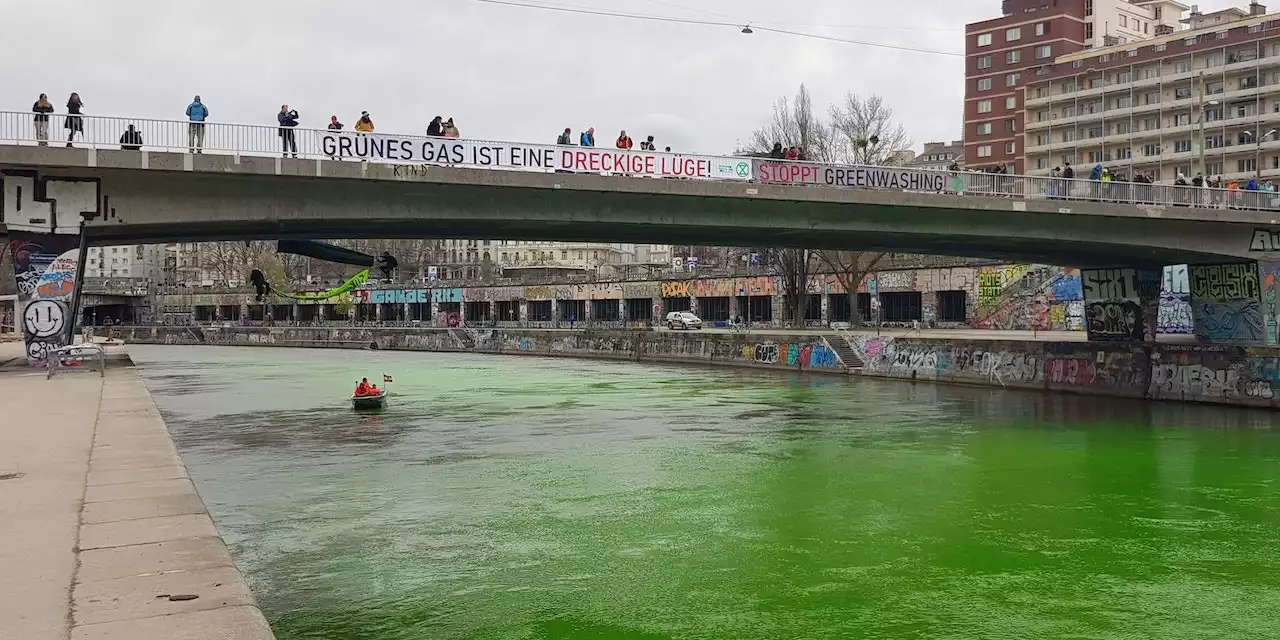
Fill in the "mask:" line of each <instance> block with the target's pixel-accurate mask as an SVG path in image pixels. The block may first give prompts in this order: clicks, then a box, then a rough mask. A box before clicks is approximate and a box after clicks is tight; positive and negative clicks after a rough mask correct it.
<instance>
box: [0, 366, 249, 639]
mask: <svg viewBox="0 0 1280 640" xmlns="http://www.w3.org/2000/svg"><path fill="white" fill-rule="evenodd" d="M0 412H3V418H0V514H3V516H2V517H0V567H4V571H0V639H3V640H10V639H12V640H65V639H66V638H71V639H72V640H126V639H127V640H149V639H151V638H156V639H164V640H206V639H207V640H214V639H217V640H232V639H235V640H240V639H246V640H258V639H268V638H273V637H274V636H273V635H272V633H271V630H270V628H269V627H268V625H267V622H266V619H265V618H263V616H262V613H261V611H259V610H258V607H257V605H256V604H255V603H254V600H253V597H252V595H251V594H250V593H249V589H248V586H247V585H246V584H245V581H244V578H243V577H242V576H241V574H240V571H239V570H238V569H237V568H236V566H235V563H234V562H233V561H232V558H231V555H230V553H229V552H228V551H227V548H226V545H225V544H223V542H222V539H221V538H220V537H219V536H218V532H217V530H216V529H215V528H214V524H213V521H212V520H211V519H210V517H209V514H208V511H207V510H206V509H205V505H204V502H203V501H202V500H201V499H200V496H199V495H198V494H197V493H196V490H195V486H194V485H193V484H192V482H191V480H190V478H189V477H188V476H187V471H186V468H185V467H184V466H183V464H182V460H181V458H179V456H178V454H177V451H176V450H175V449H174V446H173V442H172V440H171V439H170V437H169V433H168V430H167V429H166V428H165V425H164V421H163V420H162V419H161V417H160V413H159V412H158V411H157V409H156V406H155V403H154V402H153V401H152V399H151V394H150V393H149V392H148V391H147V388H146V386H145V385H144V384H143V382H142V380H141V378H140V377H139V376H138V375H137V373H136V372H135V371H134V369H133V367H132V366H131V364H130V363H129V361H128V360H127V358H125V357H124V356H118V357H115V358H113V360H112V361H111V362H109V363H108V366H107V374H106V376H105V377H100V376H99V375H98V374H97V373H89V372H75V373H68V374H63V375H59V376H57V377H55V378H54V379H52V380H46V379H45V374H44V371H43V370H40V369H34V368H31V367H28V366H27V365H26V363H25V359H24V358H23V348H22V344H21V343H15V342H5V343H0Z"/></svg>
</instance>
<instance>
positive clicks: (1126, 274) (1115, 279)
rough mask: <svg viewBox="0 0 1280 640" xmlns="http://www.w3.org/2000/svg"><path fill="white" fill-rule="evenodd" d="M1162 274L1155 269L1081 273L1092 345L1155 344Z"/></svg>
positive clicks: (1106, 270) (1086, 328) (1086, 323)
mask: <svg viewBox="0 0 1280 640" xmlns="http://www.w3.org/2000/svg"><path fill="white" fill-rule="evenodd" d="M1160 276H1161V273H1160V272H1159V271H1156V270H1152V269H1086V270H1084V271H1082V272H1081V273H1080V277H1081V288H1082V290H1083V293H1084V308H1085V309H1084V311H1085V330H1086V331H1087V332H1088V334H1089V340H1090V341H1096V342H1154V341H1155V331H1156V323H1157V322H1158V320H1159V291H1160Z"/></svg>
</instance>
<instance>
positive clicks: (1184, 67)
mask: <svg viewBox="0 0 1280 640" xmlns="http://www.w3.org/2000/svg"><path fill="white" fill-rule="evenodd" d="M1190 70H1191V61H1190V60H1179V61H1177V62H1175V63H1173V72H1174V73H1186V72H1188V71H1190Z"/></svg>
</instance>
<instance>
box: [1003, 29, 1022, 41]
mask: <svg viewBox="0 0 1280 640" xmlns="http://www.w3.org/2000/svg"><path fill="white" fill-rule="evenodd" d="M1021 39H1022V27H1014V28H1012V29H1005V30H1004V41H1005V42H1013V41H1015V40H1021Z"/></svg>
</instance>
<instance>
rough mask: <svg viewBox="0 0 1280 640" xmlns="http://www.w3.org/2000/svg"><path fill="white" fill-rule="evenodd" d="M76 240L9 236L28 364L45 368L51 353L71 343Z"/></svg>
mask: <svg viewBox="0 0 1280 640" xmlns="http://www.w3.org/2000/svg"><path fill="white" fill-rule="evenodd" d="M77 241H78V238H77V237H76V236H66V235H52V234H33V233H26V232H21V231H13V232H11V233H10V234H9V254H10V256H11V258H12V261H13V274H14V278H15V279H16V280H17V283H18V316H19V317H20V318H21V319H22V338H23V343H24V345H25V347H26V353H27V361H28V362H29V363H31V364H33V365H39V364H42V363H43V362H44V360H45V356H46V354H47V353H48V352H49V350H50V349H55V348H57V347H61V346H63V345H65V344H66V343H67V336H68V334H69V332H70V331H71V330H72V328H73V325H74V324H75V318H73V317H72V315H73V314H72V312H71V309H70V303H71V296H72V292H73V290H74V288H75V276H76V253H77V250H78V246H77V244H78V243H77Z"/></svg>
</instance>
